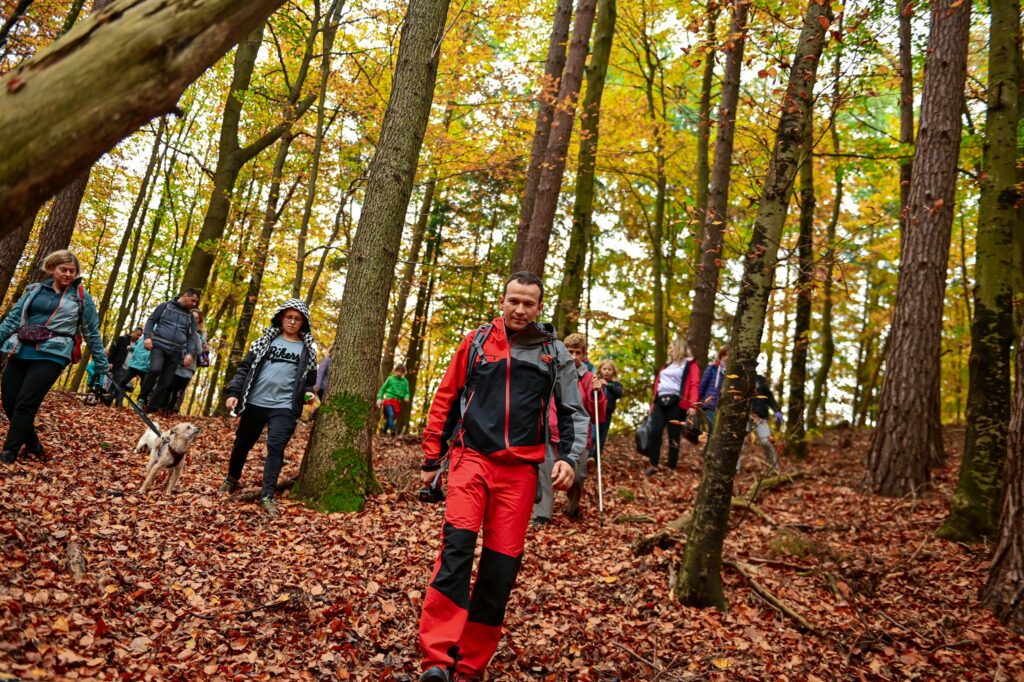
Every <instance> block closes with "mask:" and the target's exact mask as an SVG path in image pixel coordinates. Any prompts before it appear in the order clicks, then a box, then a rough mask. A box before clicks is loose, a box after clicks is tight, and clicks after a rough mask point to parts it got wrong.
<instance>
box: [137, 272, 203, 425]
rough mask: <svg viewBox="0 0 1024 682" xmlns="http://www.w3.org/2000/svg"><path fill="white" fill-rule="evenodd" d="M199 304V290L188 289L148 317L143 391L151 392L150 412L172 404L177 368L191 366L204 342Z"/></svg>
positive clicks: (161, 305)
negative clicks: (195, 312) (198, 317)
mask: <svg viewBox="0 0 1024 682" xmlns="http://www.w3.org/2000/svg"><path fill="white" fill-rule="evenodd" d="M197 305H199V291H198V290H196V289H185V290H184V291H182V292H181V293H180V294H179V295H178V298H177V299H175V300H173V301H167V302H165V303H161V304H160V305H158V306H157V307H156V310H154V311H153V312H152V314H151V315H150V316H149V319H148V320H146V326H145V329H144V330H143V338H144V339H145V344H144V345H145V347H146V349H147V350H149V351H150V356H149V374H147V375H146V379H145V381H143V382H142V394H143V395H147V396H149V404H148V406H147V408H146V411H147V412H156V411H157V410H164V409H166V408H168V407H170V404H169V403H170V400H171V398H172V389H173V384H174V371H175V370H176V369H177V368H178V365H182V366H184V367H188V366H189V365H191V364H192V363H193V362H194V361H195V356H194V355H193V354H192V353H193V351H194V349H196V348H199V347H200V344H201V343H202V342H201V341H200V339H199V331H198V328H197V326H196V321H195V318H193V317H192V309H193V308H195V307H196V306H197Z"/></svg>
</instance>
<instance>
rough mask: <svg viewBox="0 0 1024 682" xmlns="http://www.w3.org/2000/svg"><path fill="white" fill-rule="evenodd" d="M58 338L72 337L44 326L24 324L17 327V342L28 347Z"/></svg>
mask: <svg viewBox="0 0 1024 682" xmlns="http://www.w3.org/2000/svg"><path fill="white" fill-rule="evenodd" d="M58 336H63V337H66V338H70V337H71V336H72V335H71V334H61V333H60V332H55V331H53V330H52V329H50V328H49V327H47V326H46V325H45V324H26V325H24V326H22V327H18V341H21V342H22V343H24V344H26V345H29V346H37V345H39V344H40V343H43V342H44V341H49V340H50V339H52V338H55V337H58Z"/></svg>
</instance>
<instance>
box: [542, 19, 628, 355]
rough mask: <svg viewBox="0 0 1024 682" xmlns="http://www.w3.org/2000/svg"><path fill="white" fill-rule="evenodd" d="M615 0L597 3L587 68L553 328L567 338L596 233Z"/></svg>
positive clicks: (576, 325)
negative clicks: (596, 196) (597, 181)
mask: <svg viewBox="0 0 1024 682" xmlns="http://www.w3.org/2000/svg"><path fill="white" fill-rule="evenodd" d="M615 2H616V0H598V5H597V18H596V19H595V20H594V22H595V23H594V45H593V53H592V54H591V56H590V66H588V67H587V90H586V94H585V95H584V97H583V105H582V106H581V108H580V151H579V156H578V157H577V162H576V199H575V201H574V203H573V209H572V232H571V234H570V236H569V248H568V251H567V252H566V254H565V266H564V269H563V271H562V283H561V286H559V288H558V303H557V305H556V306H555V311H554V320H553V322H554V326H555V330H556V331H557V332H558V334H559V335H560V336H561V337H562V338H565V337H566V336H568V335H569V334H572V333H574V332H576V331H577V329H579V318H580V301H581V299H582V297H583V280H584V276H585V274H586V273H585V270H586V262H587V252H588V251H589V250H590V245H591V243H592V242H593V232H594V221H593V214H594V178H595V170H596V166H597V144H598V137H599V124H600V119H601V97H602V95H603V94H604V82H605V77H606V76H607V74H608V62H609V60H610V59H611V53H612V39H613V37H614V35H615V14H616V6H615Z"/></svg>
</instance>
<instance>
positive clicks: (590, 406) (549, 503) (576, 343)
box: [533, 334, 608, 526]
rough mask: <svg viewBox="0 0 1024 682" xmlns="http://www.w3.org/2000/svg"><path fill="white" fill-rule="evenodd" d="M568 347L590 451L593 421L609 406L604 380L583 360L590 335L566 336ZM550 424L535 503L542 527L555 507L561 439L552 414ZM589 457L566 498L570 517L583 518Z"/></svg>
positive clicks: (580, 466) (536, 519) (535, 514)
mask: <svg viewBox="0 0 1024 682" xmlns="http://www.w3.org/2000/svg"><path fill="white" fill-rule="evenodd" d="M563 343H564V344H565V348H566V350H568V351H569V355H571V356H572V359H573V366H574V369H575V370H576V386H577V389H578V390H579V394H580V399H581V400H582V401H583V408H584V409H585V410H586V411H587V414H588V415H589V420H590V422H589V430H588V431H589V432H588V435H587V451H588V452H589V451H590V446H591V445H592V444H593V443H594V441H595V438H596V434H594V433H593V431H594V424H595V422H596V423H601V422H603V421H604V419H605V413H606V412H607V408H608V400H607V398H606V397H605V395H604V381H603V380H601V379H595V378H594V374H593V372H591V371H590V370H589V369H588V368H587V364H586V362H585V361H584V359H585V358H586V355H587V337H585V336H584V335H583V334H569V335H568V336H567V337H565V341H564V342H563ZM595 389H597V391H596V393H597V396H598V398H597V404H596V405H595V404H594V393H595ZM548 421H549V423H550V424H551V428H550V431H551V435H550V439H549V441H550V442H549V444H548V447H547V450H546V454H545V457H544V464H542V465H541V467H540V472H539V475H540V499H539V500H537V502H536V504H534V505H533V525H535V526H543V525H545V524H548V523H551V512H552V509H553V507H554V501H555V494H554V490H552V487H551V468H552V467H553V466H554V464H555V459H556V455H555V449H556V448H557V447H558V443H559V441H560V440H561V438H560V436H559V432H558V423H557V419H553V418H550V417H549V420H548ZM587 459H588V458H586V457H581V458H580V461H579V463H578V464H577V465H576V469H575V472H574V473H575V476H574V478H573V482H572V486H570V488H569V490H568V492H567V495H566V496H567V497H568V498H569V503H568V504H567V505H566V507H565V515H566V516H568V517H569V518H570V519H573V520H577V519H579V518H580V500H581V499H582V498H583V481H584V480H585V479H586V477H587Z"/></svg>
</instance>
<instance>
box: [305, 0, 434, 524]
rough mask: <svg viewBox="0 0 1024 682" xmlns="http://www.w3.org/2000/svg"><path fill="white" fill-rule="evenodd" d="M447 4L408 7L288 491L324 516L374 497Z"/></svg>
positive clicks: (426, 1) (415, 1) (429, 0)
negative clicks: (405, 244) (326, 359)
mask: <svg viewBox="0 0 1024 682" xmlns="http://www.w3.org/2000/svg"><path fill="white" fill-rule="evenodd" d="M448 5H449V0H410V2H409V7H408V10H407V12H406V16H405V21H404V22H403V24H402V34H401V38H400V42H399V47H398V59H397V61H396V67H395V72H394V78H393V83H392V87H391V97H390V100H389V101H388V106H387V111H386V112H385V114H384V123H383V125H382V127H381V133H380V139H379V140H378V144H377V150H376V152H375V154H374V156H373V160H372V161H371V162H370V166H369V169H368V171H367V184H366V196H365V198H364V200H363V207H362V212H361V214H360V216H359V227H358V229H357V231H356V235H355V237H354V238H353V240H352V247H351V249H350V252H349V259H348V272H347V274H346V277H345V293H344V295H343V297H342V302H341V310H340V311H339V315H338V329H337V333H336V336H335V343H334V349H333V351H332V353H331V378H330V383H329V385H328V389H327V397H326V401H325V402H324V403H323V405H322V406H321V408H320V413H319V416H318V418H317V423H316V428H315V429H314V431H313V435H312V437H311V439H310V444H309V448H308V449H307V451H306V456H305V457H304V458H303V460H302V466H301V470H300V473H299V480H298V482H297V483H296V486H295V489H294V491H295V492H296V493H297V494H298V495H299V497H301V498H303V499H305V500H306V501H307V502H308V503H309V504H310V505H312V506H314V507H316V508H318V509H322V510H325V511H339V510H345V511H357V510H360V509H362V508H363V505H364V504H365V503H366V497H367V495H369V494H371V493H373V492H374V491H375V490H376V489H377V483H376V479H375V478H374V475H373V450H372V439H373V431H374V427H375V425H376V417H377V411H376V410H375V409H374V406H373V405H374V399H375V397H376V393H377V387H378V383H377V382H378V379H379V378H380V355H379V350H380V348H381V346H382V345H383V343H384V326H385V324H386V322H387V315H388V292H389V291H390V289H391V284H392V282H393V281H394V271H395V264H396V262H397V259H398V251H399V247H400V245H401V241H402V227H403V225H404V223H405V212H406V208H407V207H408V204H409V197H410V196H411V194H412V184H413V176H414V175H415V173H416V162H417V159H418V158H419V154H420V149H421V147H422V146H423V135H424V132H425V131H426V128H427V120H428V118H429V116H430V107H431V104H432V102H433V99H434V85H435V83H436V80H437V65H438V60H439V59H440V56H441V41H442V40H443V38H444V28H445V19H446V17H447V14H448Z"/></svg>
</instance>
